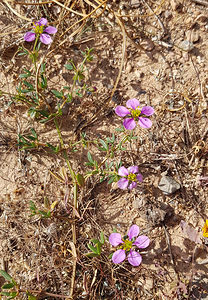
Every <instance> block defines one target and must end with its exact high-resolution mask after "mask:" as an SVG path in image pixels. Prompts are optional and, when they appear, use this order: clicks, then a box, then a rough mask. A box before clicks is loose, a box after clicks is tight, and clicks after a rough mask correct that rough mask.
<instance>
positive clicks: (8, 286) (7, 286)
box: [1, 282, 15, 289]
mask: <svg viewBox="0 0 208 300" xmlns="http://www.w3.org/2000/svg"><path fill="white" fill-rule="evenodd" d="M14 286H15V285H14V283H13V282H10V283H6V284H4V285H3V286H2V287H1V288H2V289H11V288H13V287H14Z"/></svg>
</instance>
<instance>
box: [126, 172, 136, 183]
mask: <svg viewBox="0 0 208 300" xmlns="http://www.w3.org/2000/svg"><path fill="white" fill-rule="evenodd" d="M128 180H129V181H136V180H137V177H136V174H133V173H130V174H129V175H128Z"/></svg>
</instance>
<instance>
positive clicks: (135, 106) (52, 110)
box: [12, 17, 154, 266]
mask: <svg viewBox="0 0 208 300" xmlns="http://www.w3.org/2000/svg"><path fill="white" fill-rule="evenodd" d="M56 33H57V29H56V28H55V27H53V26H50V25H49V24H48V20H47V19H46V18H44V17H43V18H40V20H39V21H34V22H33V27H32V29H31V30H30V31H28V32H26V33H25V35H24V40H25V41H26V42H29V43H33V50H32V51H31V52H30V51H29V50H27V49H24V55H28V56H29V57H30V58H31V59H32V63H33V65H34V68H31V69H30V70H27V69H25V70H24V74H21V76H20V79H21V80H22V82H21V83H20V85H19V87H18V89H17V91H18V95H16V96H13V98H12V99H13V101H21V102H22V104H24V105H26V106H27V108H28V107H29V109H28V115H29V116H30V117H31V118H32V119H33V120H35V121H36V122H37V123H40V124H46V126H47V123H49V122H50V124H54V126H55V128H56V131H57V135H58V138H59V144H58V145H57V144H56V145H54V143H53V141H50V142H45V141H44V143H43V142H42V141H41V136H40V134H38V132H36V131H38V126H36V130H35V129H34V128H30V131H29V132H31V134H27V135H26V134H24V135H23V134H19V140H18V142H19V144H18V146H19V149H20V150H24V151H25V150H27V151H32V150H37V149H38V150H40V148H41V147H42V148H44V150H47V151H53V153H54V154H55V155H60V156H63V158H64V160H65V163H66V165H67V167H68V173H69V176H70V177H71V181H70V184H71V185H72V190H73V193H72V194H73V207H74V211H78V207H79V205H78V194H79V189H81V188H83V187H84V186H85V183H86V181H87V180H88V179H89V178H90V177H93V176H97V177H98V178H100V182H102V181H104V180H106V179H107V180H108V183H109V184H110V183H113V182H115V183H117V187H118V188H119V189H122V190H129V191H131V190H132V189H135V188H136V187H137V185H138V184H139V183H142V181H143V176H142V174H140V173H139V166H138V165H132V166H128V165H126V166H123V164H122V156H125V151H126V149H127V147H128V143H131V142H132V141H135V140H136V139H137V134H136V133H135V132H134V129H135V128H136V126H137V124H138V125H139V126H140V127H141V130H143V129H144V130H145V129H147V128H150V127H151V126H152V121H151V120H150V119H149V117H150V116H152V115H153V114H154V109H153V107H151V106H143V107H141V106H140V102H139V100H137V99H135V98H133V99H130V100H128V101H127V102H126V107H125V106H117V107H116V108H115V115H118V116H119V117H123V118H125V119H124V121H123V127H122V128H121V129H117V130H115V133H113V134H111V135H110V136H107V137H106V138H105V137H102V138H99V139H98V138H97V139H93V140H90V139H89V138H88V136H87V134H86V133H84V132H82V133H81V139H80V141H78V142H77V141H76V142H75V143H71V141H70V142H68V141H65V140H64V138H63V135H62V131H61V126H60V124H61V119H62V118H63V111H62V110H63V108H64V106H65V104H68V105H72V103H73V100H74V98H75V97H77V96H79V97H80V98H82V96H83V95H84V93H83V95H81V96H80V90H79V91H78V92H77V91H76V87H77V85H79V88H80V86H84V87H85V89H86V91H85V92H86V93H85V95H88V94H89V91H90V95H91V96H92V97H93V93H95V92H96V97H97V96H98V94H97V93H98V91H97V87H94V86H93V88H91V87H90V86H89V85H88V84H87V83H86V82H85V80H86V77H87V76H86V77H85V75H84V73H85V72H86V70H87V67H86V64H87V63H88V62H91V61H92V60H93V55H92V49H87V50H86V51H85V52H81V54H82V56H83V60H82V62H81V63H80V64H78V65H75V64H74V62H73V61H72V60H71V59H68V62H69V63H68V64H66V65H65V68H66V69H67V70H68V71H69V72H71V73H73V74H72V75H73V76H72V82H71V84H69V86H67V87H65V86H64V87H63V88H62V89H61V90H60V89H59V90H57V89H54V88H53V89H51V90H50V89H49V87H48V79H47V75H46V74H47V72H46V65H47V66H48V64H49V62H48V61H44V60H43V59H41V60H40V61H41V62H39V61H38V57H39V51H40V48H41V43H42V44H44V45H49V44H51V43H52V42H53V39H52V37H51V35H54V34H56ZM82 92H84V89H82V90H81V94H82ZM48 96H50V97H51V96H52V99H53V100H54V102H55V104H54V105H50V103H48V102H47V98H48ZM88 96H89V95H88ZM54 98H55V99H54ZM75 106H76V104H74V106H73V109H74V108H75ZM115 115H114V117H115ZM92 144H93V147H96V148H97V150H98V151H99V153H100V161H97V160H96V159H94V155H91V153H90V152H89V151H88V155H87V158H88V162H87V163H86V164H85V167H87V168H88V169H87V170H86V171H82V174H81V172H77V170H76V169H75V167H74V166H73V164H72V163H71V157H72V156H73V153H74V152H75V151H78V150H79V148H81V147H83V148H85V149H87V150H89V147H90V146H91V145H92ZM69 154H70V156H69ZM117 154H119V156H120V159H117ZM69 157H70V159H69ZM82 170H83V168H82ZM51 173H52V172H51ZM52 175H54V176H55V177H56V178H58V179H60V181H61V182H62V179H61V178H60V176H59V175H58V174H55V173H52ZM66 176H68V174H67V171H66ZM70 205H71V204H70ZM70 205H69V206H70ZM30 208H31V203H30ZM65 208H66V211H67V212H68V211H69V209H68V208H67V203H66V201H65ZM74 211H73V216H72V217H73V218H74V219H75V217H76V216H75V213H74ZM40 212H41V214H40ZM34 215H35V216H38V217H39V218H43V217H44V218H45V217H47V218H54V216H55V215H56V213H55V212H53V213H50V211H49V213H48V214H46V215H44V216H43V213H42V210H38V209H37V208H36V206H35V204H34V205H33V206H32V215H31V217H34ZM74 224H75V223H74ZM138 234H139V227H138V226H137V225H133V226H131V227H130V229H129V232H128V236H127V237H124V238H122V237H121V235H120V234H119V233H112V234H111V235H110V237H109V242H110V244H111V245H112V246H113V247H116V248H117V250H116V251H115V252H114V254H113V256H112V261H113V263H116V264H117V263H120V262H122V261H123V260H124V259H125V257H127V258H128V261H129V263H130V264H131V265H133V266H139V265H140V264H141V261H142V258H141V255H140V253H139V252H138V251H137V250H136V248H141V249H142V248H146V247H147V246H148V245H149V243H150V240H149V238H148V237H147V236H143V235H142V236H138ZM72 235H73V242H74V244H76V229H75V225H73V226H72ZM104 243H106V239H105V238H104V233H102V235H101V240H98V239H93V240H91V244H89V245H88V246H89V247H90V250H91V251H92V253H90V254H89V253H88V254H87V256H88V257H90V258H92V257H95V258H96V257H98V256H100V255H102V251H103V248H104V249H105V247H104Z"/></svg>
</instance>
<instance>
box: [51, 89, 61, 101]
mask: <svg viewBox="0 0 208 300" xmlns="http://www.w3.org/2000/svg"><path fill="white" fill-rule="evenodd" d="M51 92H52V93H53V94H54V96H56V97H57V98H59V99H62V98H63V96H64V95H63V92H59V91H57V90H51Z"/></svg>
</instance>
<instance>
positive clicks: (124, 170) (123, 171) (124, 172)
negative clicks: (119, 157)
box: [118, 167, 129, 176]
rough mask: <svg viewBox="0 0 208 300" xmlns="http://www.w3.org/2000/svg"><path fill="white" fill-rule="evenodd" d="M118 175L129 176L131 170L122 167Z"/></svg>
mask: <svg viewBox="0 0 208 300" xmlns="http://www.w3.org/2000/svg"><path fill="white" fill-rule="evenodd" d="M118 175H119V176H128V175H129V171H128V170H127V168H125V167H120V168H119V169H118Z"/></svg>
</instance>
